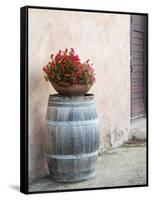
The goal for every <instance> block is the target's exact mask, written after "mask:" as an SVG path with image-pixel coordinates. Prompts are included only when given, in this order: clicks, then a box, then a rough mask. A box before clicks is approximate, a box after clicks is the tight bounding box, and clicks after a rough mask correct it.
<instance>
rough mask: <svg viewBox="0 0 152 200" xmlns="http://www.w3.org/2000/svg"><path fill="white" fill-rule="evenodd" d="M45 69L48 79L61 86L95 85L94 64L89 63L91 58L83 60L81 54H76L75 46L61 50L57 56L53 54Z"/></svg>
mask: <svg viewBox="0 0 152 200" xmlns="http://www.w3.org/2000/svg"><path fill="white" fill-rule="evenodd" d="M43 71H44V72H45V79H46V80H47V81H48V80H49V81H50V82H52V83H53V82H55V83H56V84H58V85H60V86H70V85H73V84H83V85H84V84H87V85H93V83H94V82H95V73H94V69H93V65H92V64H90V63H89V59H88V60H87V61H86V62H81V61H80V58H79V56H78V55H75V52H74V49H73V48H71V49H70V50H68V49H67V48H66V49H65V50H64V51H61V50H59V52H58V53H57V54H56V55H55V56H54V55H53V54H51V56H50V60H49V62H48V63H47V65H46V66H44V67H43Z"/></svg>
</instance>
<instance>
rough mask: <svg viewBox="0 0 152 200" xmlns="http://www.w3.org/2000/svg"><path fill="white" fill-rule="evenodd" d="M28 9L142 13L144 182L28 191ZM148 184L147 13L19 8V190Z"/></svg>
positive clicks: (96, 11)
mask: <svg viewBox="0 0 152 200" xmlns="http://www.w3.org/2000/svg"><path fill="white" fill-rule="evenodd" d="M29 9H44V10H61V11H62V10H63V11H69V12H70V11H77V12H79V11H81V12H90V13H110V14H130V15H133V14H136V15H144V16H146V18H147V20H146V22H147V32H146V34H147V41H146V44H147V45H146V46H147V49H146V52H147V54H146V72H145V89H146V111H147V112H146V117H147V121H146V129H147V130H146V134H147V146H146V167H147V169H146V184H145V185H134V186H129V185H128V186H118V187H116V186H114V187H101V188H100V187H99V188H83V189H66V190H56V191H54V190H53V191H38V192H29V191H28V179H29V174H28V125H29V124H28V10H29ZM144 186H148V13H134V12H124V11H122V12H120V11H118V12H117V11H105V10H102V11H101V10H91V9H75V8H60V7H42V6H25V7H22V8H20V192H22V193H24V194H33V193H48V192H53V193H54V192H66V191H80V190H81V191H82V190H99V189H115V188H129V187H144Z"/></svg>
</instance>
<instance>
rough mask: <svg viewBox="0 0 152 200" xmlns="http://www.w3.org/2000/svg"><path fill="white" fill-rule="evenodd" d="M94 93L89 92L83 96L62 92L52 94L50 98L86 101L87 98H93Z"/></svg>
mask: <svg viewBox="0 0 152 200" xmlns="http://www.w3.org/2000/svg"><path fill="white" fill-rule="evenodd" d="M93 99H94V94H91V93H87V94H85V95H82V96H64V95H60V94H50V95H49V100H51V101H86V100H89V101H90V100H93Z"/></svg>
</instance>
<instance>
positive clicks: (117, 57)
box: [29, 9, 130, 180]
mask: <svg viewBox="0 0 152 200" xmlns="http://www.w3.org/2000/svg"><path fill="white" fill-rule="evenodd" d="M70 47H73V48H74V49H75V51H76V52H77V53H78V54H79V56H80V58H81V59H82V60H86V59H88V58H89V59H90V60H91V61H92V63H93V64H94V66H95V71H96V79H97V82H96V83H95V85H94V86H93V87H92V88H91V90H90V93H94V94H95V97H96V103H97V112H98V117H99V120H100V132H101V134H100V144H101V145H100V151H101V152H102V151H105V150H106V149H108V148H111V147H116V146H119V145H121V144H122V143H123V142H124V141H125V140H127V138H128V133H129V124H130V60H129V59H130V58H129V56H130V16H129V15H122V14H121V15H120V14H104V13H100V14H99V13H87V12H73V11H72V12H68V11H53V10H42V9H29V177H30V180H33V179H34V178H35V177H37V176H39V175H41V174H43V173H46V172H47V170H48V169H47V164H46V159H45V154H44V152H45V146H46V145H45V139H44V138H45V132H44V129H45V116H46V110H47V101H48V95H49V94H51V93H55V91H54V89H53V88H52V86H51V84H50V83H48V82H45V80H44V79H43V73H42V66H43V65H45V64H46V63H47V60H48V58H49V55H50V54H51V53H52V52H57V51H58V50H59V49H64V48H70Z"/></svg>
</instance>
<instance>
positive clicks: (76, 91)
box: [51, 82, 92, 96]
mask: <svg viewBox="0 0 152 200" xmlns="http://www.w3.org/2000/svg"><path fill="white" fill-rule="evenodd" d="M51 83H52V85H53V87H54V89H55V90H56V91H57V92H58V93H59V94H61V95H65V96H81V95H84V94H86V93H87V92H88V91H89V90H90V88H91V86H92V85H91V84H90V85H81V84H74V85H70V86H60V85H58V84H56V83H54V82H51Z"/></svg>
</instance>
